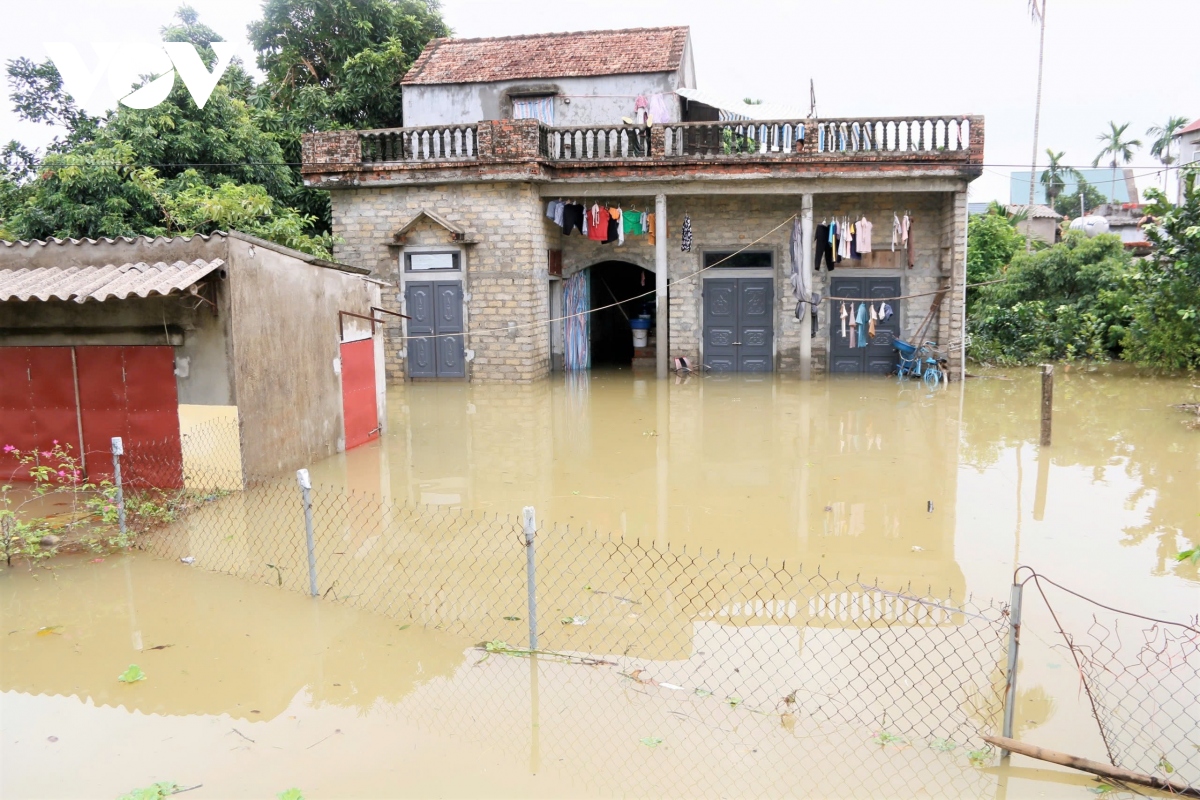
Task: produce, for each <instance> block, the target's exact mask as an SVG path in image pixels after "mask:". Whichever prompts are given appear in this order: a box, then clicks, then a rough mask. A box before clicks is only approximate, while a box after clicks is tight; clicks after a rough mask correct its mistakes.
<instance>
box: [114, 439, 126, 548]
mask: <svg viewBox="0 0 1200 800" xmlns="http://www.w3.org/2000/svg"><path fill="white" fill-rule="evenodd" d="M123 455H125V444H124V443H123V442H122V441H121V437H120V436H114V437H113V438H112V456H113V486H115V487H116V489H117V525H118V527H120V529H121V539H122V540H124V538H125V490H124V489H123V488H122V486H121V456H123Z"/></svg>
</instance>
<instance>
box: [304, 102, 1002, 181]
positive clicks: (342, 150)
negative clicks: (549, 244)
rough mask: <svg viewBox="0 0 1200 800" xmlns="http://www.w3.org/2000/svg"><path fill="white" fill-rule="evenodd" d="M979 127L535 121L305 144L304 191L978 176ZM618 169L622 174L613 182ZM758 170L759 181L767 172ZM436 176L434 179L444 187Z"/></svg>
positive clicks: (347, 135)
mask: <svg viewBox="0 0 1200 800" xmlns="http://www.w3.org/2000/svg"><path fill="white" fill-rule="evenodd" d="M983 131H984V126H983V118H982V117H978V116H967V115H961V116H942V117H874V118H871V117H867V118H854V119H793V120H755V121H742V122H729V121H725V122H683V123H668V124H665V125H653V126H650V127H644V126H634V125H590V126H576V127H550V126H546V125H543V124H541V123H539V122H537V121H536V120H486V121H482V122H478V123H475V124H469V125H440V126H432V127H423V128H392V129H386V130H370V131H331V132H327V133H318V134H308V135H306V136H305V137H304V143H303V172H304V174H305V176H306V179H307V182H308V183H309V184H310V185H322V184H326V183H329V184H337V183H341V182H345V181H346V180H348V179H352V180H354V181H355V182H362V181H370V180H402V181H407V182H425V181H436V180H439V179H447V178H450V179H454V178H456V176H457V179H461V180H467V179H471V178H472V176H474V177H475V178H477V179H481V180H484V179H505V180H508V179H513V178H517V179H521V180H537V179H539V178H540V179H545V180H553V179H555V178H557V177H571V176H579V175H580V174H583V173H586V174H588V175H590V176H592V177H603V176H604V174H605V173H606V172H607V173H609V174H610V175H618V174H619V175H620V177H622V178H633V179H637V178H638V177H645V178H648V179H649V178H654V179H659V180H661V179H664V178H671V177H677V176H680V175H686V174H689V173H690V174H697V173H698V172H699V171H702V170H703V169H704V168H707V169H708V171H709V172H710V173H713V172H716V173H720V172H726V173H738V172H746V171H752V172H755V173H756V174H769V175H771V176H777V177H779V176H788V175H794V174H804V173H812V172H813V171H814V170H816V169H819V170H820V172H821V173H822V174H824V173H826V172H827V171H833V172H849V171H862V170H863V169H864V168H867V169H870V170H873V171H875V172H891V173H894V172H897V171H899V172H906V171H920V172H922V173H927V172H928V171H929V170H933V171H934V172H938V173H943V174H946V173H950V174H955V175H959V176H963V177H968V178H970V177H975V176H977V175H978V174H979V172H980V171H981V169H982V163H983V139H984V137H983ZM616 170H621V172H619V173H618V172H616ZM764 171H765V172H764ZM439 176H440V178H439Z"/></svg>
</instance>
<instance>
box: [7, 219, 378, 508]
mask: <svg viewBox="0 0 1200 800" xmlns="http://www.w3.org/2000/svg"><path fill="white" fill-rule="evenodd" d="M367 272H368V270H366V269H362V268H359V267H351V266H346V265H344V264H336V263H333V262H329V261H324V260H321V259H318V258H314V257H313V256H310V255H307V254H305V253H301V252H299V251H296V250H291V249H289V248H286V247H282V246H280V245H277V244H274V243H271V242H267V241H264V240H262V239H258V238H256V237H254V236H249V235H246V234H243V233H239V232H236V231H230V232H228V233H214V234H212V235H209V236H192V237H177V238H170V239H168V238H163V237H159V238H154V239H151V238H147V237H138V238H119V239H100V240H91V239H86V240H74V239H67V240H57V239H51V240H47V241H29V242H4V243H3V244H2V245H0V445H12V446H13V447H15V448H17V449H18V450H21V451H24V452H30V451H34V452H42V451H47V450H50V449H51V448H52V447H53V443H54V442H55V441H56V440H57V441H58V442H60V443H62V444H64V445H69V447H70V449H71V451H72V452H73V453H77V454H79V458H80V459H81V461H82V462H83V464H82V465H83V467H84V471H85V473H86V475H87V477H88V479H89V480H92V481H98V480H102V479H105V478H107V477H108V476H109V474H110V473H111V471H112V458H111V440H112V438H113V437H118V436H119V437H121V438H122V439H123V441H124V446H125V450H126V453H127V461H126V462H125V463H128V464H129V468H128V470H125V469H123V472H126V477H128V478H130V479H132V480H134V481H138V480H140V481H142V482H144V483H146V484H150V485H155V486H179V485H185V484H186V483H187V482H188V481H196V482H203V483H206V484H212V483H214V482H217V483H220V484H223V485H224V484H228V485H229V488H235V487H236V486H238V485H240V484H242V483H243V482H244V481H246V480H249V479H252V478H259V477H267V476H272V475H277V474H279V473H281V472H284V471H287V470H291V469H296V468H298V467H301V466H306V465H308V464H309V463H311V462H312V461H314V460H316V459H320V458H323V457H326V456H330V455H333V454H334V453H337V452H339V451H342V450H345V449H347V448H349V447H354V446H356V445H358V444H362V443H364V442H366V441H369V440H370V439H373V438H376V437H377V436H378V435H379V431H380V429H381V426H382V423H383V420H384V419H385V414H384V411H385V408H384V402H385V395H384V389H385V386H384V380H383V372H382V371H383V343H382V326H379V325H377V323H376V322H373V321H371V320H372V319H374V318H375V317H376V316H377V311H375V310H373V309H378V307H379V306H380V305H381V302H380V286H379V282H378V281H374V280H372V279H370V278H369V277H367ZM346 312H348V314H347V313H346ZM39 458H40V456H39ZM0 459H2V460H0V479H10V478H12V477H16V478H18V479H19V478H20V477H21V474H22V470H19V469H18V464H17V462H16V460H15V459H14V458H13V457H12V455H11V454H7V453H5V454H0ZM24 474H26V476H27V472H25V473H24Z"/></svg>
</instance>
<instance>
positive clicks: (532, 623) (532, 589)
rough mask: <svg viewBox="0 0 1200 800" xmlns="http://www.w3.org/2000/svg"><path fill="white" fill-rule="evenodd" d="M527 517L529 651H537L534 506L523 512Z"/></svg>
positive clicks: (526, 561)
mask: <svg viewBox="0 0 1200 800" xmlns="http://www.w3.org/2000/svg"><path fill="white" fill-rule="evenodd" d="M521 513H522V514H523V515H524V517H525V582H526V584H527V585H528V589H529V649H530V651H534V650H537V648H538V640H537V579H536V576H535V565H536V563H537V562H536V560H535V558H534V548H533V542H534V539H535V538H537V512H535V511H534V509H533V506H525V508H524V509H523V511H522V512H521Z"/></svg>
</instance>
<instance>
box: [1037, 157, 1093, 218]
mask: <svg viewBox="0 0 1200 800" xmlns="http://www.w3.org/2000/svg"><path fill="white" fill-rule="evenodd" d="M1046 155H1047V157H1049V159H1050V164H1049V165H1048V166H1047V167H1046V169H1044V170H1042V177H1041V181H1042V186H1044V187H1045V189H1046V205H1048V206H1050V207H1051V208H1054V201H1055V200H1057V199H1058V196H1059V195H1060V194H1062V193H1063V190H1064V189H1066V188H1067V178H1074V179H1075V183H1076V184H1078V183H1079V182H1080V180H1082V177H1083V176H1081V175H1080V174H1079V170H1077V169H1075V168H1074V167H1068V166H1066V165H1065V164H1063V163H1062V159H1063V156H1065V155H1066V152H1065V151H1060V152H1057V153H1056V152H1054V151H1053V150H1051V149H1050V148H1048V147H1047V148H1046Z"/></svg>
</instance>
